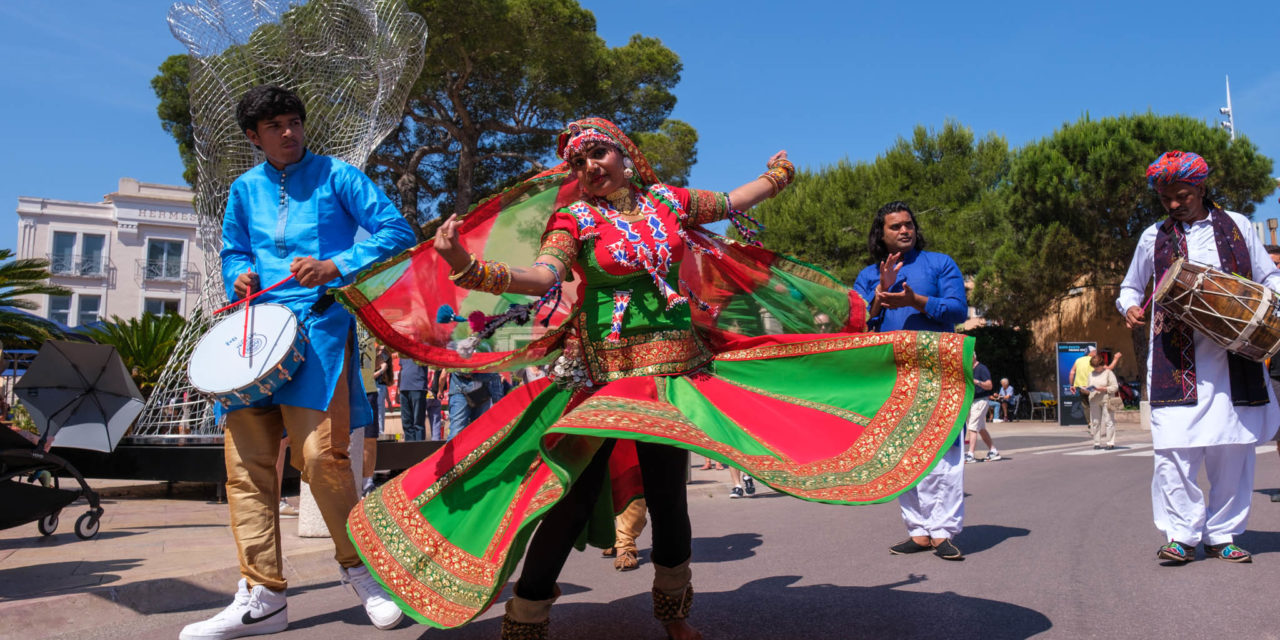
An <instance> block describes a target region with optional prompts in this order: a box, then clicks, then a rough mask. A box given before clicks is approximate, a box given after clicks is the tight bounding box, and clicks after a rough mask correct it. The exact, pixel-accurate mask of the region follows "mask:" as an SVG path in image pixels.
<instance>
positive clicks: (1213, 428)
mask: <svg viewBox="0 0 1280 640" xmlns="http://www.w3.org/2000/svg"><path fill="white" fill-rule="evenodd" d="M1208 177H1209V165H1208V164H1206V163H1205V161H1204V158H1201V157H1200V156H1198V155H1196V154H1194V153H1188V152H1183V151H1169V152H1168V153H1165V154H1164V155H1162V156H1160V157H1159V158H1158V159H1157V160H1156V161H1155V162H1153V163H1151V166H1149V167H1147V181H1148V183H1149V184H1150V186H1151V188H1152V189H1154V190H1155V191H1156V193H1157V194H1158V195H1159V196H1160V203H1161V204H1162V205H1163V206H1164V209H1165V211H1166V212H1167V213H1168V214H1169V216H1168V218H1166V219H1164V220H1161V221H1159V222H1157V223H1155V224H1153V225H1151V226H1150V227H1148V228H1147V229H1146V230H1145V231H1143V233H1142V237H1141V238H1140V239H1139V240H1138V248H1137V249H1136V250H1135V251H1134V255H1133V261H1132V262H1130V263H1129V272H1128V274H1126V275H1125V278H1124V282H1123V283H1122V284H1121V285H1120V297H1119V299H1117V300H1116V307H1117V308H1118V309H1119V310H1120V313H1122V314H1124V317H1125V324H1126V325H1128V326H1129V327H1130V328H1133V327H1135V326H1141V325H1143V324H1145V316H1146V310H1145V309H1144V308H1143V300H1144V297H1143V296H1144V292H1145V290H1146V287H1147V285H1148V283H1151V282H1152V280H1153V278H1154V280H1155V281H1156V282H1158V281H1159V279H1160V278H1161V277H1163V276H1164V275H1165V272H1166V271H1167V270H1168V269H1169V268H1170V266H1171V265H1172V264H1173V262H1174V261H1175V259H1177V258H1183V259H1185V260H1187V261H1189V262H1197V263H1201V264H1206V265H1209V266H1212V267H1214V268H1218V269H1221V270H1222V271H1225V272H1227V273H1234V274H1238V275H1240V276H1243V277H1245V278H1249V279H1251V280H1254V281H1256V282H1260V283H1262V284H1263V285H1265V286H1267V287H1270V288H1271V289H1272V290H1276V291H1280V271H1277V270H1276V267H1275V265H1274V264H1272V262H1271V260H1270V258H1268V256H1267V252H1266V251H1265V250H1264V249H1263V246H1262V243H1261V241H1260V240H1259V239H1258V237H1257V234H1256V233H1255V232H1254V231H1253V226H1252V225H1251V224H1250V223H1249V220H1248V219H1247V218H1245V217H1244V216H1242V215H1240V214H1238V213H1233V212H1230V211H1224V210H1222V209H1221V208H1219V207H1218V206H1217V205H1215V204H1214V203H1213V202H1211V201H1210V200H1209V199H1208V198H1206V196H1205V192H1206V189H1205V180H1206V179H1207V178H1208ZM1153 286H1154V285H1153ZM1151 327H1152V328H1151V337H1150V340H1151V343H1150V345H1151V348H1150V349H1149V355H1148V361H1147V388H1148V390H1149V394H1150V400H1151V440H1152V443H1153V445H1154V448H1155V456H1154V457H1155V471H1154V475H1153V478H1152V481H1151V506H1152V510H1153V512H1154V516H1155V524H1156V527H1157V528H1158V529H1160V530H1161V531H1162V532H1163V533H1164V534H1165V539H1166V544H1165V545H1164V546H1162V547H1160V549H1159V550H1158V551H1157V553H1156V555H1157V557H1159V558H1160V559H1162V560H1167V561H1170V562H1172V563H1175V564H1181V563H1184V562H1189V561H1191V560H1194V559H1195V556H1196V546H1197V545H1199V544H1200V543H1201V542H1203V543H1204V549H1205V556H1206V557H1211V558H1220V559H1222V560H1226V561H1228V562H1250V561H1251V559H1252V557H1251V556H1250V554H1249V552H1248V551H1245V550H1244V549H1241V548H1240V547H1239V546H1237V545H1236V544H1235V543H1234V538H1235V536H1236V535H1238V534H1240V533H1243V532H1244V530H1245V525H1246V522H1247V520H1248V517H1249V504H1250V501H1251V500H1252V494H1253V469H1254V463H1255V452H1254V447H1256V446H1257V443H1258V442H1260V441H1266V440H1269V439H1271V437H1272V436H1273V435H1274V433H1275V429H1276V425H1277V424H1280V409H1278V408H1277V405H1276V399H1275V397H1274V395H1273V393H1272V392H1271V388H1270V386H1269V385H1268V384H1267V380H1266V374H1265V372H1264V371H1263V369H1262V365H1261V364H1259V363H1257V362H1252V361H1250V360H1247V359H1245V358H1243V357H1241V356H1238V355H1235V354H1232V353H1229V352H1228V351H1227V350H1225V349H1223V348H1222V347H1220V346H1218V345H1217V344H1215V343H1214V342H1213V341H1212V340H1211V339H1210V338H1208V337H1207V336H1204V335H1202V334H1200V333H1198V332H1195V331H1193V330H1192V329H1191V328H1190V327H1189V326H1188V325H1187V324H1186V323H1184V322H1182V321H1181V320H1179V319H1178V318H1176V317H1174V316H1173V314H1171V313H1168V312H1167V311H1165V310H1164V309H1162V308H1161V306H1160V305H1158V304H1157V305H1155V310H1154V313H1153V316H1152V323H1151ZM1202 465H1203V466H1204V468H1205V473H1206V475H1207V476H1208V479H1209V492H1208V494H1207V495H1206V494H1205V493H1204V492H1203V491H1201V490H1200V487H1199V486H1198V485H1197V484H1196V476H1197V474H1198V473H1199V471H1200V467H1201V466H1202Z"/></svg>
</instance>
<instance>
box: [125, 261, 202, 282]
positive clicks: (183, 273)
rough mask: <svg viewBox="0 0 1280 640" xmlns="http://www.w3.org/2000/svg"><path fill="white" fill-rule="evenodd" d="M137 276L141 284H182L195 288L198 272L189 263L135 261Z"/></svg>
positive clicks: (194, 266)
mask: <svg viewBox="0 0 1280 640" xmlns="http://www.w3.org/2000/svg"><path fill="white" fill-rule="evenodd" d="M137 268H138V276H139V279H140V280H141V281H143V282H182V283H185V284H186V285H187V286H189V287H194V286H196V279H197V275H198V274H199V271H197V270H196V265H195V264H193V263H190V262H173V261H171V260H147V259H143V258H139V259H138V260H137Z"/></svg>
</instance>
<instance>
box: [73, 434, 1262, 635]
mask: <svg viewBox="0 0 1280 640" xmlns="http://www.w3.org/2000/svg"><path fill="white" fill-rule="evenodd" d="M996 435H997V438H998V439H997V445H999V446H1000V448H1001V449H1002V451H1004V452H1007V453H1011V455H1009V459H1008V460H1004V461H998V462H984V463H980V464H973V465H968V466H967V467H966V475H965V489H966V493H967V494H968V498H967V500H966V517H965V530H964V532H963V533H961V534H960V535H959V536H958V537H957V539H956V543H957V545H958V546H959V547H960V548H961V549H962V550H963V551H964V552H965V554H966V559H965V560H964V561H963V562H947V561H944V560H942V559H940V558H937V557H935V556H933V555H931V554H916V555H912V556H892V555H890V554H889V552H888V549H887V548H888V546H889V545H891V544H893V543H896V542H898V541H899V540H901V539H902V538H903V537H904V530H903V526H902V522H901V519H900V517H899V514H898V508H897V505H896V504H895V503H889V504H881V505H874V506H867V507H841V506H833V505H820V504H811V503H806V502H803V501H800V500H797V499H794V498H790V497H787V496H784V495H780V494H776V493H772V492H769V491H768V490H767V489H765V490H762V491H761V492H759V493H757V495H756V496H755V497H754V498H749V499H741V500H729V499H728V497H727V485H726V484H724V482H725V481H726V480H727V472H724V471H718V472H717V471H710V472H708V471H695V472H694V478H695V483H694V484H691V485H690V486H689V492H690V498H691V500H690V503H691V504H690V509H691V514H692V517H693V524H694V536H695V539H694V555H693V557H694V585H695V588H696V589H697V595H696V598H695V601H694V608H693V617H692V618H691V621H692V622H694V623H695V624H696V626H698V628H699V629H701V630H702V631H703V633H704V635H705V637H706V638H707V640H739V639H752V640H754V639H762V638H784V639H789V638H797V639H799V638H842V639H843V638H851V639H852V638H875V639H884V638H939V639H948V640H955V639H964V638H983V639H999V638H1030V637H1037V638H1161V639H1178V638H1196V639H1200V638H1212V637H1215V636H1226V637H1233V638H1277V637H1280V627H1277V625H1276V623H1275V621H1274V619H1273V616H1271V615H1270V614H1271V612H1273V611H1274V610H1275V608H1276V607H1275V603H1276V599H1277V587H1278V586H1280V581H1278V580H1277V577H1280V503H1272V502H1270V500H1269V493H1270V492H1271V491H1272V490H1273V489H1274V488H1275V487H1277V486H1280V459H1278V458H1277V455H1276V454H1275V453H1274V452H1273V451H1265V452H1261V453H1259V458H1258V471H1257V482H1256V486H1257V487H1258V489H1257V491H1256V492H1255V495H1254V504H1253V512H1252V515H1251V518H1250V528H1249V531H1248V532H1247V533H1246V534H1245V535H1243V536H1241V537H1239V538H1238V539H1237V542H1238V543H1239V544H1240V545H1241V546H1243V547H1244V548H1246V549H1249V550H1250V551H1252V552H1254V553H1255V554H1256V556H1257V557H1256V559H1255V562H1254V563H1253V564H1249V565H1233V564H1229V563H1226V562H1222V561H1218V560H1204V559H1203V558H1201V559H1200V560H1197V561H1196V562H1193V563H1190V564H1188V565H1184V566H1164V565H1162V564H1161V563H1160V562H1159V561H1158V560H1157V559H1156V557H1155V551H1156V548H1157V547H1158V546H1159V545H1160V544H1162V543H1163V539H1162V538H1161V536H1160V534H1159V532H1157V531H1156V530H1155V528H1154V526H1153V525H1152V524H1151V506H1150V504H1151V502H1150V480H1151V464H1152V462H1151V455H1150V451H1151V449H1150V442H1149V440H1146V441H1145V442H1144V438H1145V437H1146V436H1145V434H1144V433H1142V432H1136V431H1135V432H1126V433H1124V434H1123V435H1122V443H1123V444H1124V445H1126V447H1130V446H1131V447H1132V448H1120V449H1117V450H1115V451H1111V452H1094V451H1093V450H1092V449H1091V447H1089V445H1088V443H1087V442H1086V441H1085V440H1084V434H1083V431H1082V429H1080V428H1065V427H1064V428H1060V430H1059V431H1056V432H1052V433H1049V434H1047V435H1046V434H1040V435H1025V436H1017V437H1013V436H1006V437H1003V438H1001V437H1000V432H999V431H997V433H996ZM980 452H981V446H980ZM646 547H647V539H646V538H642V539H641V548H642V553H641V560H642V564H641V567H640V570H638V571H633V572H629V573H617V572H615V571H613V569H612V563H611V561H609V560H605V559H601V558H600V557H599V552H598V551H596V550H594V549H588V551H587V552H585V553H575V554H573V556H572V557H571V558H570V560H569V563H568V565H567V566H566V567H565V570H564V573H563V574H562V575H561V582H560V584H561V588H562V590H563V592H564V596H563V597H562V598H561V600H560V602H559V603H558V604H557V605H556V607H555V609H554V610H553V612H552V626H551V632H552V637H553V638H557V639H561V640H573V639H588V638H611V639H618V640H627V639H655V640H656V639H658V638H662V637H663V633H662V632H661V630H660V628H659V626H658V624H657V623H656V622H655V621H654V620H653V619H652V617H651V614H650V600H649V595H648V589H649V586H650V580H651V578H652V572H651V570H650V568H649V566H650V565H649V563H648V557H647V549H646ZM507 597H509V592H506V593H504V594H503V596H502V597H501V600H505V599H506V598H507ZM228 601H229V599H228ZM289 603H290V606H289V614H290V620H291V625H290V628H289V629H288V631H286V632H284V633H281V634H277V635H275V636H272V637H273V638H279V639H280V640H286V639H298V640H304V639H305V640H329V639H334V640H337V639H343V640H346V639H347V638H351V637H369V638H379V639H383V638H385V639H387V640H391V639H400V638H417V637H422V638H426V639H432V638H440V639H450V640H464V639H466V640H470V639H481V638H483V639H486V640H493V639H496V638H497V637H498V629H499V624H498V622H499V618H500V616H501V603H499V604H498V605H497V606H495V607H493V608H492V609H490V610H489V611H488V612H487V613H486V614H485V615H484V616H482V617H481V618H480V619H479V620H477V621H476V622H474V623H472V624H470V625H468V626H466V627H463V628H460V629H453V630H447V631H446V630H439V629H433V628H428V627H424V626H419V625H415V624H411V623H409V622H405V623H403V624H402V625H401V626H400V627H398V628H396V629H393V630H391V631H386V632H379V631H377V630H376V629H374V628H373V627H372V626H371V625H369V623H368V621H367V619H366V618H365V617H364V615H363V611H362V610H361V609H360V608H358V606H357V604H356V600H355V598H354V596H353V595H352V594H351V593H350V592H349V591H347V590H345V588H344V587H342V586H341V585H338V584H337V582H336V581H335V582H334V583H331V584H327V585H319V586H316V587H312V588H308V589H297V590H293V591H291V592H290V596H289ZM224 604H225V603H220V604H218V605H217V606H215V607H211V608H208V609H201V610H195V611H187V612H178V613H169V614H163V615H152V616H147V617H145V618H139V619H138V620H136V621H134V622H133V623H131V624H129V625H127V626H117V627H110V628H105V629H102V630H100V632H98V633H97V634H94V635H93V636H91V637H96V638H130V639H134V640H144V639H151V638H165V639H172V638H175V637H177V634H178V631H179V630H180V629H181V628H182V626H183V625H184V624H186V623H187V622H190V621H192V620H197V619H201V618H203V617H207V616H209V615H212V614H213V613H215V612H216V611H217V610H218V608H220V607H221V606H223V605H224ZM80 637H85V636H83V635H81V636H80Z"/></svg>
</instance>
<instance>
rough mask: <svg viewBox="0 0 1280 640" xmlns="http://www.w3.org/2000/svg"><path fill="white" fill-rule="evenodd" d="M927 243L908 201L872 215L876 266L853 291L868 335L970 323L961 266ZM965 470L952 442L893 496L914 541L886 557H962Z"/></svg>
mask: <svg viewBox="0 0 1280 640" xmlns="http://www.w3.org/2000/svg"><path fill="white" fill-rule="evenodd" d="M925 245H926V241H925V238H924V234H923V233H922V232H921V231H920V227H919V224H918V223H917V222H916V216H915V214H914V213H912V212H911V208H910V207H908V206H907V203H905V202H890V203H889V204H886V205H884V206H883V207H880V210H879V211H878V212H876V217H875V219H874V220H873V221H872V223H871V233H870V234H869V236H868V238H867V246H868V249H870V251H871V258H872V260H873V261H874V264H872V265H870V266H868V267H867V268H866V269H863V270H862V272H861V273H859V274H858V278H857V280H855V281H854V285H853V288H854V290H856V291H857V292H858V294H859V295H861V296H862V298H863V299H864V300H866V301H867V309H868V313H869V314H870V319H869V320H868V321H867V325H868V326H869V327H870V328H871V329H872V330H874V331H898V330H903V329H908V330H914V331H940V332H952V331H955V326H956V325H957V324H960V323H962V322H964V321H965V318H967V317H968V315H969V303H968V301H967V297H966V295H965V290H964V276H962V275H961V274H960V268H959V267H958V266H956V263H955V261H954V260H952V259H951V257H950V256H947V255H944V254H941V253H933V252H930V251H925V250H924V248H925ZM988 388H990V387H988ZM982 404H983V406H984V407H985V406H986V402H985V401H984V402H983V403H982ZM963 472H964V463H963V462H961V459H960V441H959V440H957V441H956V443H955V445H954V446H952V447H950V448H948V449H947V452H946V453H945V454H944V455H943V457H942V459H941V460H939V461H938V464H937V465H935V466H934V467H933V470H932V471H930V472H929V475H927V476H925V477H924V478H923V479H921V480H920V482H919V484H917V485H916V486H915V487H913V488H912V489H911V490H909V491H906V492H904V493H903V494H902V495H901V496H899V497H898V505H899V506H900V507H901V510H902V520H903V522H904V523H906V525H907V532H908V533H909V535H910V536H911V537H910V538H908V539H906V540H904V541H902V542H900V543H898V544H896V545H893V546H892V547H890V548H889V551H890V552H892V553H894V554H906V553H916V552H919V551H927V550H933V552H934V553H935V554H937V555H938V556H939V557H942V558H944V559H946V560H960V559H962V558H963V557H964V555H963V554H962V553H961V552H960V549H958V548H956V546H955V545H954V544H953V543H952V542H951V539H952V538H953V537H955V535H956V534H958V533H960V529H961V528H962V525H963V522H964V473H963Z"/></svg>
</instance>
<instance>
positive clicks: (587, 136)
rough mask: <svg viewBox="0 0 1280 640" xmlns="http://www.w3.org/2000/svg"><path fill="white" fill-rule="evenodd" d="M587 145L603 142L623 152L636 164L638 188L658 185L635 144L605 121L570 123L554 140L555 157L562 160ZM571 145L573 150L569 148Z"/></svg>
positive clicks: (591, 120) (655, 175)
mask: <svg viewBox="0 0 1280 640" xmlns="http://www.w3.org/2000/svg"><path fill="white" fill-rule="evenodd" d="M587 142H604V143H607V144H611V145H613V146H615V147H617V148H618V149H620V150H621V151H622V155H623V156H624V157H626V158H629V159H630V160H631V161H632V163H634V164H635V172H636V177H635V178H634V179H635V180H636V181H637V182H638V183H639V184H640V186H648V185H651V184H654V183H656V182H658V175H657V174H656V173H654V172H653V167H651V166H650V165H649V161H648V160H646V159H645V157H644V154H643V153H641V152H640V148H639V147H637V146H636V143H634V142H632V141H631V138H628V137H627V134H625V133H623V132H622V130H621V129H619V128H618V125H616V124H614V123H612V122H609V121H608V120H605V119H604V118H583V119H582V120H576V121H574V122H570V123H569V125H568V126H566V127H565V129H564V131H561V132H560V137H559V138H557V139H556V155H557V156H559V157H560V158H561V159H563V160H568V159H569V157H570V156H572V155H574V154H575V153H578V152H579V151H581V150H582V148H583V146H585V145H586V143H587ZM571 145H572V146H571Z"/></svg>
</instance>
